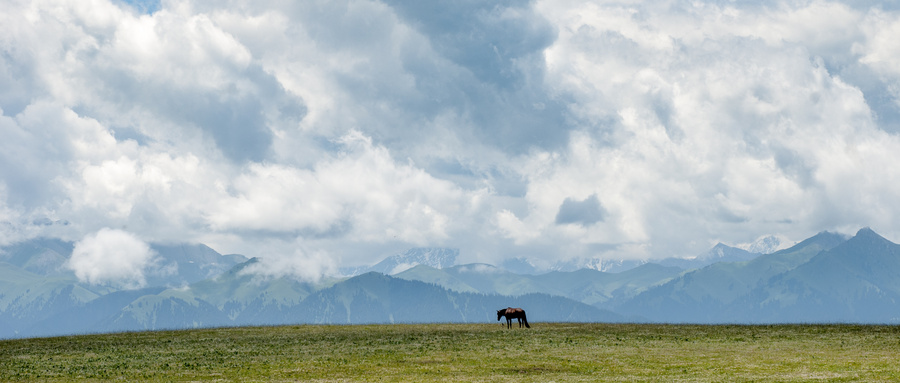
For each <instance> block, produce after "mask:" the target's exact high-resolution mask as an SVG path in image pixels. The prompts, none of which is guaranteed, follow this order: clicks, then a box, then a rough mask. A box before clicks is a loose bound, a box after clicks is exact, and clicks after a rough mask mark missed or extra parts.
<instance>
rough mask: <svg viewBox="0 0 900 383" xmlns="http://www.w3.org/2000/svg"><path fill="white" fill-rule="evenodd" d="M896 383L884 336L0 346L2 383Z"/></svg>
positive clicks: (301, 332) (380, 335) (296, 336)
mask: <svg viewBox="0 0 900 383" xmlns="http://www.w3.org/2000/svg"><path fill="white" fill-rule="evenodd" d="M75 379H78V380H91V379H93V380H110V379H125V380H128V381H186V380H192V381H195V380H230V381H297V380H303V381H309V380H318V381H442V382H446V381H449V380H453V381H497V382H500V381H509V380H510V379H515V380H516V381H553V380H556V381H754V380H755V381H810V380H826V381H867V382H875V381H900V328H898V327H894V326H852V325H785V326H730V325H727V326H692V325H630V324H569V323H565V324H550V323H535V324H534V326H532V328H531V329H521V330H520V329H513V330H506V329H505V328H503V329H501V328H500V326H499V325H489V324H438V325H425V324H423V325H371V326H366V325H359V326H285V327H252V328H224V329H204V330H189V331H168V332H167V331H163V332H143V333H126V334H109V335H88V336H74V337H60V338H40V339H22V340H7V341H0V380H2V381H16V380H22V381H34V380H43V381H71V380H75Z"/></svg>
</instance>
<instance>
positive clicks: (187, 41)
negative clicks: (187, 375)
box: [0, 0, 900, 283]
mask: <svg viewBox="0 0 900 383" xmlns="http://www.w3.org/2000/svg"><path fill="white" fill-rule="evenodd" d="M423 4H424V3H423ZM0 11H2V12H0V24H2V25H4V32H5V33H4V34H3V35H2V36H0V111H2V113H0V136H2V137H3V140H0V192H2V193H0V221H2V222H0V241H3V240H7V241H11V240H14V239H16V238H24V237H30V236H39V235H43V236H57V237H62V238H66V239H82V238H85V239H83V241H84V240H87V238H89V237H90V236H96V235H98V234H96V233H99V232H98V230H101V229H103V228H105V227H128V230H130V231H131V232H133V233H135V235H136V236H139V237H140V238H143V239H144V240H147V241H167V242H176V241H202V242H206V243H208V244H210V245H212V246H213V247H215V248H217V250H220V251H224V252H232V251H235V252H243V253H246V255H249V256H257V255H265V256H266V257H267V258H272V259H273V260H272V261H271V262H273V264H278V262H286V264H289V265H294V264H297V265H300V264H302V263H303V262H311V263H312V264H316V265H320V266H321V267H320V266H316V267H313V268H312V270H318V271H323V270H327V269H328V268H329V267H332V266H333V264H336V262H338V261H339V260H340V261H342V262H349V263H372V262H374V261H377V260H378V259H380V258H381V257H383V256H384V255H386V253H389V252H395V251H397V250H398V249H400V250H402V247H411V246H445V245H446V246H453V247H460V248H462V249H463V253H462V254H461V257H462V258H463V260H464V261H479V260H481V261H494V262H496V261H498V260H499V259H501V258H504V257H510V256H529V257H532V258H540V259H537V261H541V262H543V263H552V259H554V258H559V257H563V258H565V257H586V256H596V255H604V256H621V257H647V256H651V257H656V256H670V255H695V254H698V253H700V252H702V251H705V250H706V249H707V247H708V246H709V245H711V244H714V243H715V242H718V241H722V242H726V243H744V242H747V241H751V240H753V239H754V238H757V237H759V236H762V235H766V234H770V233H780V234H784V235H786V236H787V237H788V238H789V239H791V240H798V239H803V237H805V236H807V235H810V234H812V233H815V232H817V231H819V230H826V229H828V230H835V229H839V230H855V229H856V228H857V227H860V226H872V227H874V228H876V229H877V230H879V232H881V233H882V234H884V235H886V236H888V237H889V238H900V229H898V228H897V225H898V221H897V219H896V218H895V217H900V215H898V214H897V213H898V212H900V205H898V204H896V202H895V201H897V200H900V199H898V198H897V197H898V192H897V191H896V188H895V187H894V185H896V184H897V181H898V178H900V173H898V171H897V170H895V169H893V168H892V167H890V166H887V165H886V164H891V163H894V162H896V161H897V159H898V158H897V154H896V153H900V150H898V149H900V141H898V138H897V134H898V133H900V107H898V105H900V104H898V100H900V91H898V89H900V72H898V70H897V68H900V65H898V64H900V56H898V54H897V53H896V52H897V49H895V48H896V40H897V39H895V38H893V36H895V35H897V33H894V32H895V31H896V30H897V29H898V25H900V21H898V20H900V14H898V10H897V9H896V7H890V6H886V5H884V6H861V5H857V4H852V3H848V2H840V1H821V0H816V1H807V2H786V1H767V2H764V3H761V4H756V3H747V2H743V3H741V2H737V3H734V2H732V3H727V2H724V3H723V2H719V1H710V2H704V1H694V2H664V3H659V2H652V3H651V2H643V1H629V2H607V1H574V0H573V1H537V2H524V3H511V4H488V3H479V2H474V3H465V4H461V3H457V2H430V3H428V5H422V4H419V3H415V2H394V1H367V0H347V1H327V2H294V3H278V2H246V1H232V2H227V3H223V2H212V1H199V0H198V1H178V2H162V3H161V5H160V7H159V9H157V10H155V11H154V12H153V13H152V14H137V13H135V10H133V9H130V8H127V7H125V6H123V5H122V3H118V2H108V1H101V0H98V1H84V2H70V1H57V0H37V1H31V2H21V1H13V2H6V3H3V5H0ZM566 201H569V204H568V205H566ZM579 201H581V203H584V201H591V202H590V204H589V206H590V207H591V209H593V210H596V211H595V212H594V213H595V214H593V215H590V216H579V217H580V218H578V217H576V218H573V217H574V216H572V215H571V214H570V215H564V216H563V217H561V216H560V212H561V207H563V206H569V208H573V206H574V205H572V204H573V203H575V202H579ZM585 206H587V205H585ZM567 211H568V210H567ZM47 221H50V222H64V221H65V222H69V224H68V225H64V224H59V225H45V224H36V223H35V222H47ZM573 223H577V224H573ZM298 244H300V245H302V246H303V249H304V250H303V251H302V252H300V253H296V248H297V246H298ZM261 253H265V254H261ZM467 257H468V258H467ZM326 259H328V260H330V261H328V262H325V260H326ZM329 265H330V266H329ZM285 267H288V266H285ZM298 267H299V266H298ZM288 268H290V267H288ZM298 273H299V271H298V272H297V273H295V274H298ZM308 277H309V276H308V275H307V276H304V278H308ZM132 282H134V283H137V282H136V280H135V281H132Z"/></svg>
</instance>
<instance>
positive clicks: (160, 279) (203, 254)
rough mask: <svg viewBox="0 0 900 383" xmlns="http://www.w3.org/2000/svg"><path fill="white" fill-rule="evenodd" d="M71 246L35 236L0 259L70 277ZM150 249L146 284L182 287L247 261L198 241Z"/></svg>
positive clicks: (39, 272)
mask: <svg viewBox="0 0 900 383" xmlns="http://www.w3.org/2000/svg"><path fill="white" fill-rule="evenodd" d="M74 248H75V245H74V243H72V242H66V241H62V240H59V239H48V238H37V239H33V240H29V241H24V242H20V243H17V244H13V245H10V246H5V247H2V248H0V262H5V263H8V264H10V265H13V266H16V267H19V268H21V269H24V270H26V271H29V272H31V273H34V274H36V275H41V276H69V277H74V276H75V274H74V273H73V272H72V270H70V269H69V268H67V267H66V262H68V260H69V259H70V258H71V257H72V251H73V250H74ZM150 248H151V250H152V251H153V252H154V253H155V256H154V258H155V264H154V265H153V267H152V269H151V270H148V271H147V272H146V280H147V285H149V286H184V285H187V284H190V283H194V282H197V281H201V280H203V279H206V278H211V277H213V276H216V275H219V274H221V273H223V272H225V271H227V270H229V269H231V268H232V267H234V266H235V265H237V264H239V263H241V262H245V261H247V257H244V256H243V255H238V254H230V255H222V254H219V253H218V252H216V251H215V250H213V249H211V248H209V247H208V246H206V245H202V244H175V245H162V244H151V245H150Z"/></svg>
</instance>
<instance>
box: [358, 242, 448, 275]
mask: <svg viewBox="0 0 900 383" xmlns="http://www.w3.org/2000/svg"><path fill="white" fill-rule="evenodd" d="M457 257H459V249H447V248H439V247H417V248H412V249H409V250H407V251H405V252H404V253H402V254H397V255H392V256H390V257H387V258H385V259H383V260H382V261H381V262H378V263H376V264H375V265H373V266H368V267H356V268H342V269H341V273H342V274H343V275H345V276H356V275H360V274H365V273H368V272H372V271H374V272H378V273H382V274H386V275H394V274H397V273H400V272H403V271H405V270H408V269H411V268H413V267H415V266H418V265H426V266H430V267H433V268H436V269H443V268H445V267H450V266H453V265H455V264H456V258H457Z"/></svg>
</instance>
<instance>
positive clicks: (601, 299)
mask: <svg viewBox="0 0 900 383" xmlns="http://www.w3.org/2000/svg"><path fill="white" fill-rule="evenodd" d="M681 272H682V270H681V269H680V268H677V267H665V266H661V265H656V264H644V265H641V266H638V267H636V268H633V269H629V270H626V271H622V272H619V273H606V272H601V271H597V270H590V269H581V270H578V271H572V272H551V273H547V274H542V275H537V276H534V277H533V279H534V280H535V281H536V282H538V283H539V284H540V285H542V286H548V288H547V290H545V292H547V293H551V294H558V295H562V296H564V297H567V298H570V299H574V300H577V301H580V302H584V303H587V304H591V305H596V306H599V307H611V306H614V305H615V304H617V303H619V302H622V301H625V300H628V299H630V298H631V297H633V296H635V295H637V294H638V293H640V292H642V291H644V290H646V289H648V288H650V287H652V286H655V285H658V284H661V283H663V282H665V281H668V280H669V279H671V278H674V277H676V276H678V275H679V274H681Z"/></svg>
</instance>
